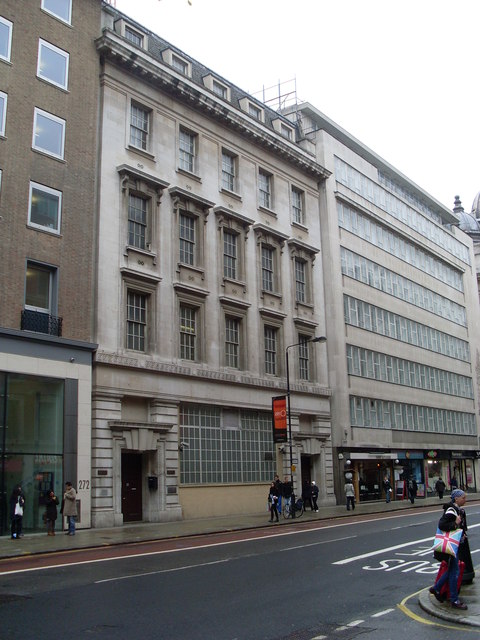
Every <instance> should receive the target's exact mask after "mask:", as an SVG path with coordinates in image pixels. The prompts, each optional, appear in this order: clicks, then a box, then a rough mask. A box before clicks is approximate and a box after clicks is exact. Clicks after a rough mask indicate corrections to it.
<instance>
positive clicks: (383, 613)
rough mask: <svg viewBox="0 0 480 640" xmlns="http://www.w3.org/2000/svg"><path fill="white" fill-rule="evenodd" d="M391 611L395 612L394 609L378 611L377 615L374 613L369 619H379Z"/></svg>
mask: <svg viewBox="0 0 480 640" xmlns="http://www.w3.org/2000/svg"><path fill="white" fill-rule="evenodd" d="M392 611H395V609H385V611H379V612H378V613H374V614H373V615H372V616H370V617H371V618H380V617H381V616H386V615H387V613H391V612H392Z"/></svg>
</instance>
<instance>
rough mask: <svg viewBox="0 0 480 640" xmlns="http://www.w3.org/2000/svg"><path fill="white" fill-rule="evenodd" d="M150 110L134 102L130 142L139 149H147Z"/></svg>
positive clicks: (131, 113) (131, 114)
mask: <svg viewBox="0 0 480 640" xmlns="http://www.w3.org/2000/svg"><path fill="white" fill-rule="evenodd" d="M148 120H149V112H148V111H147V109H144V108H143V107H140V106H139V105H136V104H132V109H131V112H130V144H131V145H133V146H134V147H138V149H143V150H144V151H146V149H147V141H148Z"/></svg>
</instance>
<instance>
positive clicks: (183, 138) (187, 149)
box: [179, 129, 196, 173]
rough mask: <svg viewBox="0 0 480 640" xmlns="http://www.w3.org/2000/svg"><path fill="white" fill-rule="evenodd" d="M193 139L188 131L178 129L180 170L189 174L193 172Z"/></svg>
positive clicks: (192, 135)
mask: <svg viewBox="0 0 480 640" xmlns="http://www.w3.org/2000/svg"><path fill="white" fill-rule="evenodd" d="M195 138H196V136H195V135H194V134H193V133H191V132H190V131H187V130H186V129H180V140H179V142H180V148H179V163H180V169H183V170H184V171H189V172H190V173H193V171H194V170H195Z"/></svg>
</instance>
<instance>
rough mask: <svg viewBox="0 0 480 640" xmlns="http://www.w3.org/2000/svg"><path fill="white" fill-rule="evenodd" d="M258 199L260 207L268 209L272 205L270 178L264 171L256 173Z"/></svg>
mask: <svg viewBox="0 0 480 640" xmlns="http://www.w3.org/2000/svg"><path fill="white" fill-rule="evenodd" d="M258 198H259V204H260V206H261V207H265V208H266V209H270V207H271V204H272V176H271V175H270V174H269V173H265V171H259V172H258Z"/></svg>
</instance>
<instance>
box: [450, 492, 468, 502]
mask: <svg viewBox="0 0 480 640" xmlns="http://www.w3.org/2000/svg"><path fill="white" fill-rule="evenodd" d="M464 495H465V491H462V490H461V489H454V490H453V491H452V495H451V496H450V497H451V498H452V500H456V499H457V498H463V496H464Z"/></svg>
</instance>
